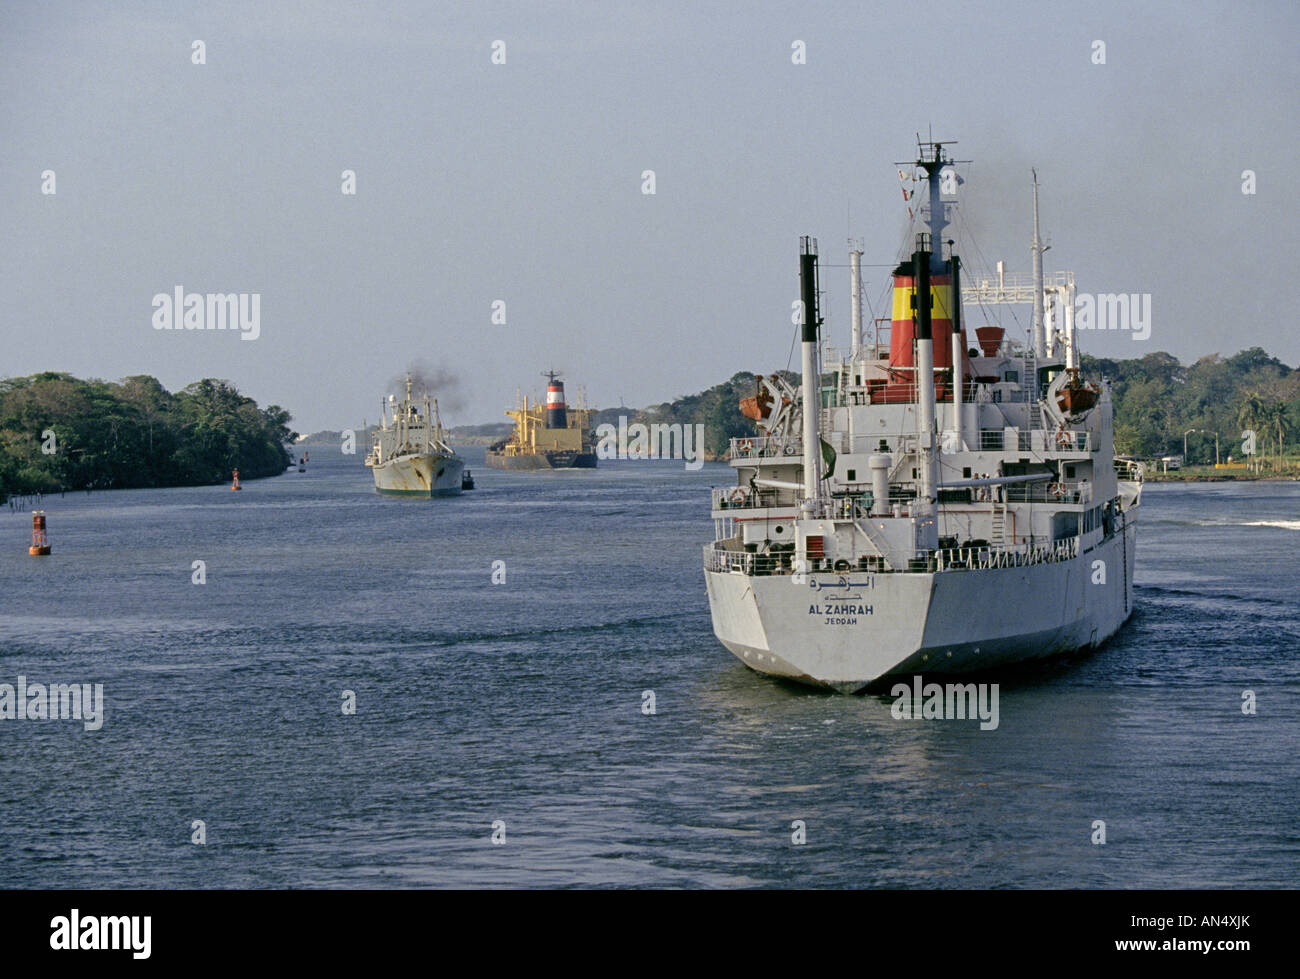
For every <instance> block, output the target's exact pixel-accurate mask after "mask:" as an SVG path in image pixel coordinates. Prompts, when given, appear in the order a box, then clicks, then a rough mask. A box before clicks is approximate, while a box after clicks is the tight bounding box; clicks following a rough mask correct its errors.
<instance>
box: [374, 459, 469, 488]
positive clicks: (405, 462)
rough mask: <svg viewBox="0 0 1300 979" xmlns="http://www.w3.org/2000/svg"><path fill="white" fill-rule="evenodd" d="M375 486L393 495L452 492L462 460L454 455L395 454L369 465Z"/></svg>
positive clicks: (459, 481) (461, 471) (459, 473)
mask: <svg viewBox="0 0 1300 979" xmlns="http://www.w3.org/2000/svg"><path fill="white" fill-rule="evenodd" d="M372 469H373V471H374V474H375V489H376V490H377V491H378V492H380V493H388V494H392V495H394V496H422V497H434V496H456V495H458V494H459V493H460V491H461V476H462V474H463V473H464V471H465V464H464V463H463V462H462V461H461V460H460V459H459V458H457V457H456V456H447V455H429V454H425V453H420V454H413V455H404V456H395V457H393V458H391V459H388V460H386V461H384V462H381V463H379V464H378V465H375V466H372Z"/></svg>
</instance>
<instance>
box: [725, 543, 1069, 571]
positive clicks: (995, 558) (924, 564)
mask: <svg viewBox="0 0 1300 979" xmlns="http://www.w3.org/2000/svg"><path fill="white" fill-rule="evenodd" d="M1078 555H1079V538H1078V537H1066V538H1064V539H1062V540H1058V541H1055V542H1053V543H1051V544H1036V545H1034V546H1032V547H1031V546H1029V545H1028V544H1023V545H1018V546H1015V547H1009V548H995V547H988V546H984V547H951V548H943V549H941V550H937V551H928V552H923V553H922V554H920V555H918V557H917V559H915V560H914V561H912V562H911V565H910V567H909V569H908V570H910V571H917V572H922V573H933V572H939V571H972V570H977V571H978V570H992V569H995V568H1020V567H1025V566H1027V565H1033V564H1049V563H1052V562H1055V561H1069V560H1072V559H1073V558H1075V557H1078ZM790 557H792V555H790V554H789V553H788V552H787V553H785V554H783V555H770V554H756V553H752V552H750V551H732V550H728V549H727V548H725V547H723V546H721V542H720V541H715V542H714V543H712V544H706V545H705V546H704V570H705V571H716V572H722V573H725V572H731V571H734V572H737V573H738V574H745V575H753V574H755V573H756V570H757V571H758V572H759V573H762V574H774V573H776V572H777V571H778V570H779V569H780V568H781V562H782V561H783V560H785V559H786V558H790ZM823 565H824V566H823ZM810 570H811V572H812V573H820V572H827V571H831V570H832V569H831V564H830V561H829V560H827V559H819V560H816V561H814V562H813V566H812V568H811V569H810ZM876 570H883V568H880V569H876ZM784 573H788V571H786V572H784ZM841 573H842V572H841Z"/></svg>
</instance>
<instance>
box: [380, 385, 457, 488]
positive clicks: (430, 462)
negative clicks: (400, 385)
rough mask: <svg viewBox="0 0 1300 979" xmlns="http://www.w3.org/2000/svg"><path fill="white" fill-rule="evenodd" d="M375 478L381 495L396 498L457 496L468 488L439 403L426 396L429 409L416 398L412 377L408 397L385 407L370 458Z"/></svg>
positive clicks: (382, 406) (394, 399)
mask: <svg viewBox="0 0 1300 979" xmlns="http://www.w3.org/2000/svg"><path fill="white" fill-rule="evenodd" d="M366 465H367V466H368V467H369V468H370V470H371V471H372V472H373V473H374V477H375V491H376V492H378V493H385V494H389V495H392V496H419V497H425V498H431V497H435V496H457V495H459V494H460V492H461V489H462V488H463V485H464V483H463V480H462V475H463V473H464V470H465V464H464V462H463V461H462V460H461V458H460V456H458V455H456V453H455V452H454V451H453V450H452V448H451V446H450V445H448V444H447V433H446V431H445V430H444V429H443V427H442V424H441V422H440V420H439V416H438V402H437V400H436V399H430V398H429V396H428V394H427V393H426V394H425V397H424V400H423V404H422V405H421V403H418V402H416V401H413V400H412V399H411V375H410V374H407V375H406V396H405V397H404V398H403V399H402V400H401V401H400V402H398V401H397V399H396V398H395V397H394V396H393V395H389V396H388V401H387V402H386V403H381V405H380V417H379V427H378V429H377V430H376V431H375V438H374V443H373V444H372V446H371V448H370V452H369V454H368V455H367V456H366Z"/></svg>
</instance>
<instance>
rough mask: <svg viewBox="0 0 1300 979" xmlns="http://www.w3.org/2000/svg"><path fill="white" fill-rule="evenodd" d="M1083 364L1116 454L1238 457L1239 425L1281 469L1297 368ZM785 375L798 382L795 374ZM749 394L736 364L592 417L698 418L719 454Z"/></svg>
mask: <svg viewBox="0 0 1300 979" xmlns="http://www.w3.org/2000/svg"><path fill="white" fill-rule="evenodd" d="M1081 367H1082V369H1083V373H1084V375H1085V376H1086V377H1092V378H1100V377H1104V378H1106V379H1107V380H1108V381H1109V382H1110V384H1111V397H1112V399H1113V402H1114V410H1115V451H1116V453H1117V454H1119V455H1128V456H1136V457H1140V458H1152V457H1159V456H1164V455H1175V454H1176V455H1182V453H1183V437H1184V435H1186V436H1187V454H1188V461H1189V462H1191V463H1204V464H1211V463H1213V462H1214V461H1215V459H1214V446H1215V438H1214V437H1215V435H1216V434H1217V435H1218V436H1219V444H1220V454H1221V457H1222V458H1223V459H1225V460H1226V458H1227V456H1228V455H1232V456H1233V457H1234V458H1237V459H1240V458H1241V447H1242V441H1243V439H1242V432H1243V431H1244V430H1247V429H1249V430H1251V431H1253V432H1254V433H1255V441H1256V452H1257V455H1256V462H1257V464H1262V463H1264V462H1265V461H1267V460H1270V459H1271V460H1275V462H1276V464H1277V465H1279V466H1280V465H1281V460H1282V459H1283V458H1284V457H1285V455H1286V452H1287V449H1288V446H1289V445H1290V443H1291V440H1292V438H1293V434H1294V433H1295V432H1296V431H1297V430H1300V370H1295V369H1292V368H1291V367H1288V366H1287V365H1286V364H1284V363H1283V362H1282V361H1280V360H1278V359H1277V358H1276V357H1273V356H1270V355H1269V354H1268V353H1267V352H1265V351H1264V350H1263V349H1261V348H1260V347H1252V348H1250V349H1249V350H1243V351H1241V352H1240V353H1238V354H1235V355H1233V356H1231V357H1226V358H1225V357H1222V356H1220V355H1218V354H1210V355H1208V356H1205V357H1202V358H1200V359H1199V360H1197V361H1196V362H1195V363H1193V364H1191V365H1184V364H1183V363H1181V362H1180V361H1179V360H1178V358H1177V357H1175V356H1173V355H1172V354H1168V353H1163V352H1161V353H1152V354H1147V355H1146V356H1145V357H1141V358H1134V359H1130V360H1118V359H1110V358H1097V357H1089V356H1086V355H1085V356H1084V357H1083V359H1082V364H1081ZM784 373H785V375H786V377H787V378H788V379H789V380H790V381H791V383H792V384H794V385H795V386H796V387H798V385H799V383H800V381H799V378H798V376H797V375H794V374H791V373H789V372H784ZM832 382H833V379H832V378H830V377H827V378H826V379H825V383H828V384H829V383H832ZM754 391H755V387H754V375H753V373H751V372H748V371H742V372H741V373H739V374H736V375H734V376H733V377H731V378H730V379H728V380H726V381H723V382H722V383H721V384H715V385H714V386H713V387H711V388H709V389H708V390H707V391H702V392H700V393H699V394H693V395H688V396H684V397H680V398H678V399H676V400H674V401H670V402H665V403H663V404H658V405H653V406H651V407H649V408H646V409H644V410H642V411H632V410H629V409H606V410H605V411H603V412H601V413H600V415H599V416H598V417H597V419H595V421H614V420H616V419H615V417H614V416H617V415H618V414H619V413H624V414H628V415H631V416H632V418H633V420H635V421H640V422H645V423H650V422H664V423H668V424H671V423H674V422H680V423H682V424H695V423H703V425H704V436H705V443H704V444H705V447H706V449H707V452H708V457H709V458H722V457H724V456H725V453H726V450H727V446H728V443H729V440H730V439H733V438H749V437H753V436H754V435H755V434H756V431H755V428H754V425H753V423H752V422H751V421H750V420H749V419H748V418H746V417H745V416H744V415H742V414H741V413H740V407H739V402H740V399H741V398H745V397H750V396H752V395H753V394H754ZM606 416H610V417H606ZM1189 429H1190V430H1191V431H1190V432H1189ZM1207 433H1208V434H1207Z"/></svg>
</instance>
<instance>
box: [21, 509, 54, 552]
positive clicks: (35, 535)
mask: <svg viewBox="0 0 1300 979" xmlns="http://www.w3.org/2000/svg"><path fill="white" fill-rule="evenodd" d="M27 553H28V554H30V555H32V557H39V556H42V555H45V554H49V553H50V538H49V537H48V536H47V535H46V533H45V511H44V510H33V511H32V546H31V547H29V548H27Z"/></svg>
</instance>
